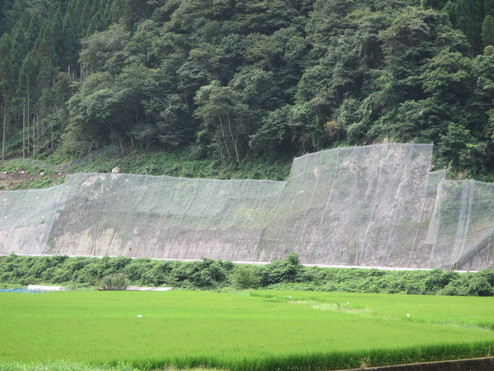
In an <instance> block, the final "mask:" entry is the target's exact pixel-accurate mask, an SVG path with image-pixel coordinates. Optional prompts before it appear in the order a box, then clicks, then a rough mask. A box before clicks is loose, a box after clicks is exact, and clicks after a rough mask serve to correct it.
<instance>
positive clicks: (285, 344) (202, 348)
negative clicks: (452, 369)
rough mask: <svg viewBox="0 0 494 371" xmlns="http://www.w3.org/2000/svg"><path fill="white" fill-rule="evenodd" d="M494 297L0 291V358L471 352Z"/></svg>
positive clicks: (487, 338)
mask: <svg viewBox="0 0 494 371" xmlns="http://www.w3.org/2000/svg"><path fill="white" fill-rule="evenodd" d="M290 296H291V299H290V298H289V297H290ZM347 302H348V304H347ZM493 303H494V299H493V298H465V297H431V296H400V295H370V294H364V295H361V294H340V293H313V292H281V291H255V292H252V293H251V294H250V295H249V294H247V293H240V294H238V293H230V294H228V293H213V292H190V291H178V290H177V291H171V292H57V293H44V294H18V293H0V315H1V316H2V318H3V320H2V321H1V322H0V333H1V334H2V336H1V337H0V362H4V365H5V362H13V361H20V362H43V361H45V362H47V361H56V360H65V361H69V362H89V363H90V364H107V365H113V366H116V365H117V364H118V362H126V363H127V364H132V365H133V367H137V368H139V369H153V368H159V367H165V366H174V367H198V366H203V367H214V368H219V369H232V370H274V369H288V368H289V367H290V369H300V370H302V369H313V370H315V369H341V368H352V367H360V366H362V365H368V366H371V365H385V364H397V363H409V362H416V361H430V360H441V359H452V358H464V357H466V358H469V357H478V356H484V355H487V354H489V353H490V348H491V347H492V346H494V332H492V331H489V330H487V329H485V328H482V327H479V325H484V324H490V325H492V323H493V322H494V320H493V317H494V316H493V314H494V309H492V308H493V306H492V304H493ZM405 310H406V313H408V314H409V315H410V316H409V317H407V316H406V313H405ZM441 313H442V314H441ZM138 315H141V316H142V317H137V316H138ZM0 369H1V367H0Z"/></svg>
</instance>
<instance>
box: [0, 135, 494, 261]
mask: <svg viewBox="0 0 494 371" xmlns="http://www.w3.org/2000/svg"><path fill="white" fill-rule="evenodd" d="M431 152H432V145H424V144H382V145H373V146H365V147H352V148H338V149H333V150H328V151H322V152H317V153H313V154H309V155H305V156H302V157H299V158H297V159H295V160H294V163H293V166H292V171H291V173H290V176H289V178H288V180H287V181H286V182H276V181H267V180H264V181H262V180H261V181H260V180H209V179H187V178H174V177H166V176H160V177H156V176H146V175H127V174H74V175H69V176H67V178H66V181H65V183H64V184H63V185H61V186H58V187H53V188H49V189H44V190H29V191H16V192H0V199H1V200H2V202H3V203H2V204H1V206H2V207H3V211H2V213H0V215H1V218H0V239H1V240H0V254H9V253H11V252H15V253H22V254H67V255H88V256H89V255H93V256H104V255H108V256H120V255H123V256H131V257H150V258H158V259H201V258H206V257H207V258H214V259H229V260H234V261H246V262H265V261H272V260H274V259H280V258H284V257H285V256H287V254H289V253H291V252H296V253H297V254H298V255H299V257H300V260H301V262H303V263H311V264H320V265H347V266H348V265H350V266H376V267H377V266H380V267H401V268H451V267H453V268H456V269H482V268H487V267H493V266H494V262H493V259H492V254H491V250H492V249H493V248H494V246H493V244H494V241H493V239H494V238H493V230H494V196H493V195H494V188H493V187H494V186H493V185H492V184H486V183H480V182H473V181H465V182H449V181H444V172H434V173H429V169H430V165H431ZM438 190H439V191H438Z"/></svg>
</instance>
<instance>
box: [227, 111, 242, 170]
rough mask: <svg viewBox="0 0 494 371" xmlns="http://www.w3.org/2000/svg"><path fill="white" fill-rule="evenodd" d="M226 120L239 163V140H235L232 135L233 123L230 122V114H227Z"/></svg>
mask: <svg viewBox="0 0 494 371" xmlns="http://www.w3.org/2000/svg"><path fill="white" fill-rule="evenodd" d="M226 118H227V120H228V131H229V132H230V137H231V138H232V142H233V148H234V149H235V156H236V157H237V162H240V156H239V155H238V148H237V140H236V139H235V137H234V136H233V133H232V123H231V121H230V114H227V115H226Z"/></svg>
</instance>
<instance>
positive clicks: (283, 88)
mask: <svg viewBox="0 0 494 371" xmlns="http://www.w3.org/2000/svg"><path fill="white" fill-rule="evenodd" d="M0 112H1V114H2V115H1V123H2V136H1V137H2V149H1V151H2V158H11V157H32V158H40V159H46V158H48V159H51V160H52V161H57V160H58V161H61V160H63V159H68V158H75V157H78V156H81V155H84V154H85V153H88V152H89V151H91V150H94V149H96V148H100V147H102V146H104V145H107V144H116V145H118V146H120V148H121V149H122V150H123V151H128V150H129V149H150V148H153V149H159V150H163V151H174V150H177V149H179V150H184V149H186V150H187V152H188V153H190V154H191V156H193V157H194V158H197V159H198V160H199V159H204V158H217V159H221V161H224V162H227V163H239V162H248V161H250V160H252V159H256V158H262V157H264V158H271V159H276V158H280V157H283V156H285V157H287V156H295V155H300V154H303V153H307V152H311V151H317V150H321V149H325V148H331V147H336V146H343V145H363V144H369V143H375V142H381V141H385V140H388V141H397V142H421V143H431V142H433V143H434V144H435V166H436V168H448V169H449V170H450V171H451V172H452V173H456V174H461V176H470V177H476V178H477V179H481V180H493V179H494V0H267V1H264V0H15V1H14V0H0Z"/></svg>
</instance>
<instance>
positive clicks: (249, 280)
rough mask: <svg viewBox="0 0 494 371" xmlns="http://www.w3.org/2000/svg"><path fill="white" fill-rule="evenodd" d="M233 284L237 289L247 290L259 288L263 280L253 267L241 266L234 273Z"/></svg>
mask: <svg viewBox="0 0 494 371" xmlns="http://www.w3.org/2000/svg"><path fill="white" fill-rule="evenodd" d="M232 282H233V286H234V287H235V288H236V289H240V290H245V289H255V288H258V287H259V284H260V282H261V280H260V279H259V277H257V276H256V274H255V272H254V269H253V268H252V267H250V266H248V265H239V266H238V267H237V268H236V269H235V271H234V272H233V277H232Z"/></svg>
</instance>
